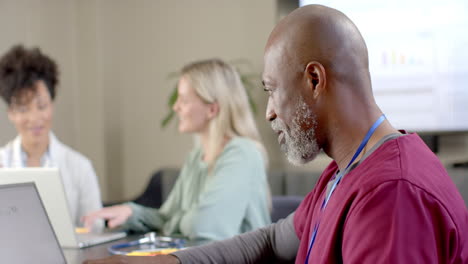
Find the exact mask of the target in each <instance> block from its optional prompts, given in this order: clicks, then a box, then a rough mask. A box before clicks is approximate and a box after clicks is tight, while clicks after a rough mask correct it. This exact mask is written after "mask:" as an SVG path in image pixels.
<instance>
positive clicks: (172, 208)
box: [83, 59, 271, 240]
mask: <svg viewBox="0 0 468 264" xmlns="http://www.w3.org/2000/svg"><path fill="white" fill-rule="evenodd" d="M174 111H175V112H176V113H177V116H178V118H179V124H178V129H179V132H181V133H190V134H195V135H196V137H195V138H196V139H195V146H194V148H193V150H192V151H191V152H190V154H189V155H188V158H187V160H186V161H185V163H184V165H183V168H182V170H181V173H180V175H179V177H178V179H177V182H176V183H175V186H174V188H173V189H172V191H171V193H170V194H169V196H168V199H167V200H166V201H165V202H164V204H163V205H162V206H161V208H159V209H153V208H148V207H144V206H141V205H137V204H134V203H127V204H123V205H117V206H112V207H108V208H104V209H102V210H99V211H97V212H94V213H92V214H90V215H88V216H86V217H84V219H83V220H84V222H85V225H87V226H89V225H91V224H92V223H93V221H94V220H95V219H98V218H104V219H107V220H108V221H109V222H108V223H109V227H117V226H122V227H123V228H125V229H129V230H134V231H139V232H146V231H149V230H157V231H162V232H163V233H164V234H165V235H172V234H182V235H183V236H186V237H188V238H190V239H202V240H220V239H225V238H228V237H232V236H234V235H236V234H239V233H243V232H246V231H250V230H254V229H256V228H258V227H262V226H265V225H267V224H269V223H270V222H271V221H270V214H269V203H270V195H269V187H268V183H267V178H266V173H265V166H266V155H264V153H265V151H264V148H263V146H262V144H261V141H260V136H259V133H258V131H257V127H256V125H255V122H254V119H253V116H252V113H251V110H250V107H249V105H248V98H247V95H246V92H245V89H244V86H243V85H242V82H241V80H240V77H239V74H238V73H237V72H236V70H235V69H234V68H233V67H232V66H230V65H228V64H226V63H224V62H223V61H220V60H216V59H215V60H206V61H199V62H195V63H192V64H190V65H187V66H186V67H184V68H183V70H182V75H181V78H180V80H179V83H178V98H177V101H176V103H175V105H174Z"/></svg>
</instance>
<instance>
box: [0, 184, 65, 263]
mask: <svg viewBox="0 0 468 264" xmlns="http://www.w3.org/2000/svg"><path fill="white" fill-rule="evenodd" d="M0 233H1V234H2V235H1V239H0V256H1V259H2V263H11V264H20V263H51V264H55V263H66V261H65V258H64V256H63V253H62V250H61V248H60V246H59V244H58V241H57V238H56V237H55V233H54V231H53V229H52V226H51V225H50V222H49V218H48V217H47V214H46V212H45V209H44V206H43V205H42V201H41V198H40V197H39V194H38V192H37V190H36V186H35V185H34V183H21V184H11V185H1V186H0Z"/></svg>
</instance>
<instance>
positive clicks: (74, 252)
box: [62, 234, 206, 264]
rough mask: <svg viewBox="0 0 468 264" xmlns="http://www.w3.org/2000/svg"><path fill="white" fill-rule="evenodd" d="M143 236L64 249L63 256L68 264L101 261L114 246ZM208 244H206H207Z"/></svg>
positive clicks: (189, 244) (196, 243)
mask: <svg viewBox="0 0 468 264" xmlns="http://www.w3.org/2000/svg"><path fill="white" fill-rule="evenodd" d="M142 236H143V234H134V235H128V236H126V237H124V238H121V239H119V240H115V241H111V242H107V243H103V244H99V245H96V246H92V247H88V248H82V249H79V248H76V249H74V248H63V249H62V250H63V254H64V256H65V259H66V260H67V263H68V264H81V263H83V261H85V260H88V259H101V258H105V257H108V256H110V255H111V254H110V253H109V251H108V248H109V247H110V246H112V245H116V244H121V243H125V242H130V241H134V240H137V239H139V238H141V237H142ZM203 243H204V242H203V241H198V242H197V241H187V242H186V243H185V246H186V247H187V246H188V247H190V246H196V245H200V244H203ZM205 243H206V242H205Z"/></svg>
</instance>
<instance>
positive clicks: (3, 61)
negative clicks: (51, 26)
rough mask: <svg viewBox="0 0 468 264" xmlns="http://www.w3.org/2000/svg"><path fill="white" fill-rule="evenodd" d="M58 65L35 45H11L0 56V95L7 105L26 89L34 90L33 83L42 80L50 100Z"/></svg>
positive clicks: (55, 83) (54, 86) (53, 96)
mask: <svg viewBox="0 0 468 264" xmlns="http://www.w3.org/2000/svg"><path fill="white" fill-rule="evenodd" d="M58 75H59V71H58V67H57V64H56V63H55V61H54V60H52V59H51V58H50V57H48V56H46V55H44V54H43V53H42V52H41V50H40V49H39V48H37V47H35V48H31V49H27V48H25V47H24V46H23V45H15V46H13V47H12V48H11V49H10V50H9V51H8V52H7V53H5V54H4V55H3V56H2V57H1V58H0V95H1V96H2V98H3V99H4V100H5V102H6V103H7V104H8V105H11V103H12V100H13V99H16V98H19V97H20V96H21V95H22V94H24V93H25V92H28V91H32V92H35V89H36V87H35V85H34V84H35V83H36V82H37V81H39V80H42V81H44V83H45V85H46V86H47V89H48V90H49V94H50V97H51V98H52V100H54V98H55V90H56V89H55V88H56V85H57V83H58Z"/></svg>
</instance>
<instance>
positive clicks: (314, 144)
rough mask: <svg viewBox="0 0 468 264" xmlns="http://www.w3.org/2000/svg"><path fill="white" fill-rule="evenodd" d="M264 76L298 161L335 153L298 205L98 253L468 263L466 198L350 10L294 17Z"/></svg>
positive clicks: (184, 259) (271, 109)
mask: <svg viewBox="0 0 468 264" xmlns="http://www.w3.org/2000/svg"><path fill="white" fill-rule="evenodd" d="M263 83H264V87H265V91H268V93H269V100H268V107H267V116H266V117H267V119H268V121H270V122H271V126H272V128H273V130H274V131H275V132H276V133H277V134H278V141H279V144H280V145H281V148H282V150H283V151H284V152H285V153H286V156H287V158H288V159H289V161H291V162H292V163H294V164H304V163H306V162H309V161H311V160H313V159H314V158H315V157H316V156H317V154H318V153H319V151H320V150H323V151H324V152H325V153H326V154H327V155H328V156H330V157H331V158H332V159H333V162H332V163H331V164H330V165H329V166H328V167H327V168H326V169H325V171H324V172H323V174H322V175H321V177H320V179H319V181H318V182H317V184H316V186H315V187H314V189H313V190H312V191H311V192H310V193H309V195H307V197H306V198H305V199H304V201H303V202H302V203H301V205H300V206H299V208H298V209H297V210H296V212H295V213H293V214H291V215H290V216H288V217H287V218H286V219H284V220H280V221H279V222H278V223H276V224H273V225H271V226H268V227H266V228H263V229H260V230H257V231H254V232H250V233H247V234H243V235H240V236H237V237H234V238H232V239H230V240H226V241H221V242H215V243H212V244H209V245H205V246H201V247H196V248H190V249H187V250H182V251H179V252H176V253H174V254H173V255H169V256H163V257H155V258H131V257H127V258H126V257H114V258H110V259H107V260H104V261H103V262H88V263H114V262H113V261H116V262H115V263H183V264H185V263H278V262H280V263H289V262H296V263H314V264H315V263H373V264H374V263H411V264H414V263H425V264H426V263H460V264H461V263H468V212H467V208H466V206H465V204H464V202H463V199H462V198H461V196H460V194H459V192H458V191H457V189H456V187H455V185H454V184H453V182H452V181H451V179H450V177H449V176H448V175H447V172H446V171H445V169H444V168H443V166H442V164H441V163H440V162H439V161H438V159H437V157H436V156H435V155H434V154H433V153H432V152H431V151H430V150H429V149H428V148H427V147H426V146H425V145H424V143H423V142H422V141H421V139H420V138H419V137H418V136H417V135H416V134H406V133H405V132H404V131H403V132H399V131H397V130H396V129H395V128H393V127H392V126H391V124H390V123H389V121H388V120H386V118H385V116H384V115H383V113H382V111H381V110H380V109H379V107H378V106H377V105H376V103H375V100H374V97H373V95H372V88H371V81H370V75H369V65H368V57H367V48H366V45H365V43H364V40H363V38H362V36H361V34H360V33H359V31H358V29H357V28H356V26H355V25H354V24H353V23H352V22H351V21H350V20H349V19H348V18H347V17H346V16H345V15H344V14H342V13H341V12H339V11H337V10H334V9H331V8H327V7H324V6H318V5H310V6H306V7H302V8H299V9H297V10H295V11H294V12H292V13H291V14H290V15H288V16H287V17H286V18H284V19H283V20H282V21H281V22H280V23H279V24H278V25H277V26H276V27H275V29H274V30H273V32H272V33H271V35H270V38H269V39H268V43H267V45H266V49H265V69H264V74H263ZM227 210H228V209H227ZM118 261H122V262H118Z"/></svg>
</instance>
